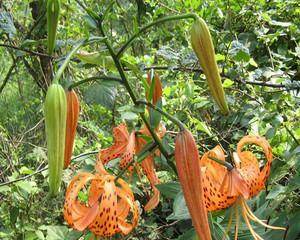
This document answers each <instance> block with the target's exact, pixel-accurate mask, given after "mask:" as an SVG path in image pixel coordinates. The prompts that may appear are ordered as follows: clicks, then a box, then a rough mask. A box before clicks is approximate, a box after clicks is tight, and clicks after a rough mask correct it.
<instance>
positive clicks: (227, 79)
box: [222, 78, 234, 88]
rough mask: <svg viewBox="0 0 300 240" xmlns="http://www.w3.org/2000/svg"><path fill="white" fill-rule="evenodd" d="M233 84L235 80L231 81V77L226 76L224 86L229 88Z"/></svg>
mask: <svg viewBox="0 0 300 240" xmlns="http://www.w3.org/2000/svg"><path fill="white" fill-rule="evenodd" d="M233 84H234V81H231V80H230V79H229V78H226V79H225V81H224V82H223V84H222V85H223V87H224V88H228V87H231V86H232V85H233Z"/></svg>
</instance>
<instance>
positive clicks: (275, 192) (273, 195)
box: [266, 185, 286, 199]
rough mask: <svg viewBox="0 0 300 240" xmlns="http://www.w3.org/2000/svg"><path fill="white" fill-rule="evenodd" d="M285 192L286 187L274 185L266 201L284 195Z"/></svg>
mask: <svg viewBox="0 0 300 240" xmlns="http://www.w3.org/2000/svg"><path fill="white" fill-rule="evenodd" d="M285 191H286V187H283V186H281V185H276V186H274V187H272V189H271V191H270V192H269V194H268V196H267V197H266V199H275V198H276V197H278V195H280V194H282V193H285Z"/></svg>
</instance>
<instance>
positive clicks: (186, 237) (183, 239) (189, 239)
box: [177, 228, 198, 240]
mask: <svg viewBox="0 0 300 240" xmlns="http://www.w3.org/2000/svg"><path fill="white" fill-rule="evenodd" d="M177 240H198V236H197V233H196V231H195V229H194V228H192V229H190V230H188V231H187V232H185V233H184V234H182V235H181V236H179V237H178V238H177Z"/></svg>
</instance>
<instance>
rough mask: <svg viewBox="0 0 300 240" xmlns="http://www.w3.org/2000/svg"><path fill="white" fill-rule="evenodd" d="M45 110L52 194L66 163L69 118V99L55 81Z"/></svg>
mask: <svg viewBox="0 0 300 240" xmlns="http://www.w3.org/2000/svg"><path fill="white" fill-rule="evenodd" d="M44 111H45V126H46V139H47V148H48V167H49V170H48V171H49V186H50V195H56V194H57V193H58V191H59V187H60V183H61V177H62V170H63V165H64V151H65V136H66V120H67V99H66V94H65V91H64V89H63V88H62V87H61V85H59V84H56V83H54V84H52V85H51V86H50V87H49V88H48V91H47V95H46V99H45V105H44Z"/></svg>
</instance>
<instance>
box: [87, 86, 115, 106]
mask: <svg viewBox="0 0 300 240" xmlns="http://www.w3.org/2000/svg"><path fill="white" fill-rule="evenodd" d="M118 84H119V83H118V82H115V81H101V82H99V83H95V84H93V85H91V86H90V87H89V88H88V89H87V91H86V92H85V99H86V101H87V102H88V103H92V104H101V105H102V106H104V107H106V108H108V109H112V108H113V106H114V102H115V98H116V95H117V88H116V87H117V86H118Z"/></svg>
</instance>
